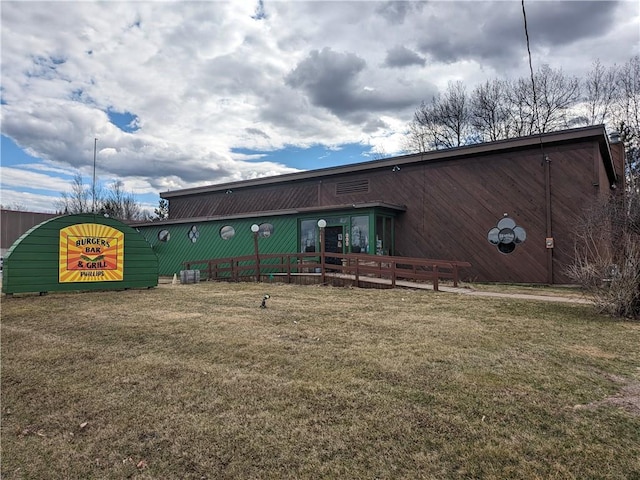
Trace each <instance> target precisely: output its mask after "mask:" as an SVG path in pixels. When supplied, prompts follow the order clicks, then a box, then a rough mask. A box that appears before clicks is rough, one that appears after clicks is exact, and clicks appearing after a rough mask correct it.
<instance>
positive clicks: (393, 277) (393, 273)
mask: <svg viewBox="0 0 640 480" xmlns="http://www.w3.org/2000/svg"><path fill="white" fill-rule="evenodd" d="M390 266H391V286H392V287H393V288H396V261H395V260H392V261H391V265H390Z"/></svg>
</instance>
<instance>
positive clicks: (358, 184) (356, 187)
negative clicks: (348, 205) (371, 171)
mask: <svg viewBox="0 0 640 480" xmlns="http://www.w3.org/2000/svg"><path fill="white" fill-rule="evenodd" d="M368 192H369V180H368V179H364V180H351V181H349V182H339V183H337V184H336V195H347V194H349V193H368Z"/></svg>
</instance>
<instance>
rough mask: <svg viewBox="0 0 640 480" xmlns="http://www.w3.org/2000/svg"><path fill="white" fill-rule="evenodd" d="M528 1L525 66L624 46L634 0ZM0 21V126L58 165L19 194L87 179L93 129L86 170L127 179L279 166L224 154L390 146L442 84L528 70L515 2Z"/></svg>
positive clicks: (630, 46)
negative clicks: (71, 177) (72, 178)
mask: <svg viewBox="0 0 640 480" xmlns="http://www.w3.org/2000/svg"><path fill="white" fill-rule="evenodd" d="M526 8H527V20H528V26H529V34H530V40H531V46H532V54H533V56H534V61H535V62H537V64H542V63H548V64H550V65H551V66H552V67H556V68H557V67H562V68H563V69H564V70H565V71H566V72H568V73H571V74H580V73H581V72H584V71H585V69H588V68H589V67H590V65H591V62H592V61H593V60H594V59H595V58H597V57H600V58H601V59H602V60H603V62H606V63H608V64H611V63H614V62H617V63H618V64H620V63H624V61H626V59H628V58H629V57H630V55H631V54H634V53H635V54H638V53H640V51H639V50H638V45H639V43H640V42H639V41H638V30H637V23H638V19H639V17H640V12H639V11H638V8H639V7H637V6H636V4H635V3H633V2H622V3H620V2H583V1H556V2H526ZM1 22H2V25H1V26H2V29H1V31H0V35H1V39H2V90H1V95H2V108H1V117H2V118H1V120H2V121H1V129H2V134H3V135H5V136H6V137H9V138H10V139H12V140H13V141H14V142H15V143H16V144H17V145H19V146H20V147H21V148H23V149H24V150H25V151H26V152H28V153H29V154H31V155H33V156H35V157H38V158H41V159H43V160H44V162H45V163H43V165H46V168H50V169H60V172H57V171H49V172H47V171H46V170H44V168H45V167H42V168H43V169H41V170H39V171H38V173H40V174H41V175H44V176H37V177H26V176H25V180H24V181H23V185H22V187H24V189H25V191H28V190H29V186H28V185H27V184H26V182H27V181H30V182H34V181H35V182H39V183H40V184H42V185H43V186H45V187H46V185H57V182H58V180H55V178H56V177H57V178H64V177H65V175H66V174H63V173H61V172H62V171H64V172H75V171H79V172H81V173H82V174H83V175H89V174H91V173H92V168H93V145H94V138H98V156H97V166H96V168H97V171H98V175H99V177H100V178H104V179H112V178H114V179H115V178H117V179H120V180H123V181H126V182H129V185H131V188H135V189H136V190H137V191H140V192H147V191H155V192H159V191H163V190H167V189H177V188H183V187H191V186H197V185H205V184H209V183H214V182H223V181H230V180H241V179H243V178H255V177H257V176H264V175H273V174H279V173H286V172H290V171H295V169H293V168H291V167H290V166H288V165H286V164H284V163H278V162H257V161H255V158H254V157H251V156H250V155H247V156H246V157H243V156H242V155H238V154H237V153H235V152H237V151H251V150H257V151H265V152H266V151H272V152H273V151H276V152H277V151H278V150H279V149H283V148H288V147H291V148H305V147H309V146H315V145H320V146H325V147H336V146H339V145H342V144H353V143H360V144H363V145H375V147H376V149H378V150H379V151H383V150H384V151H386V152H389V153H392V152H397V151H398V145H399V144H400V143H401V142H400V141H399V139H400V137H401V133H402V131H403V129H404V128H405V127H406V124H407V122H409V121H410V120H411V118H412V115H413V112H414V110H415V109H416V108H417V107H418V106H419V105H420V102H421V101H422V100H428V99H429V98H431V97H432V96H433V95H435V94H437V92H438V91H439V90H440V89H442V88H445V87H446V84H447V82H448V81H450V80H461V81H463V82H465V84H466V85H467V87H468V89H469V90H470V89H471V88H473V86H474V85H475V84H477V83H479V82H483V81H485V80H486V79H488V78H496V77H504V76H514V75H517V76H521V75H524V74H526V72H527V68H528V64H527V58H526V45H525V39H524V29H523V18H522V9H521V4H520V2H493V1H483V2H462V1H461V2H457V1H447V2H404V1H392V2H362V1H357V2H331V1H327V2H298V1H278V2H263V1H262V0H255V1H252V2H230V1H229V2H215V1H214V2H112V3H108V4H106V3H98V2H54V3H50V2H47V3H44V2H12V1H8V2H3V4H2V11H1ZM625 47H626V49H625ZM114 113H119V114H121V115H114ZM131 119H135V120H134V123H133V124H131V125H130V126H129V127H127V123H129V122H130V121H131ZM127 120H128V121H127ZM269 158H277V156H270V157H269ZM13 163H15V161H14V160H13V159H12V158H9V157H6V156H5V155H4V152H3V167H7V166H12V165H13ZM310 165H311V164H310ZM13 166H15V165H13ZM311 166H312V165H311ZM23 170H25V169H23ZM30 171H31V172H36V171H35V170H34V168H31V167H30ZM11 175H13V174H11ZM48 175H51V178H52V179H54V180H53V183H48V181H47V178H46V177H47V176H48ZM67 177H68V176H67ZM11 178H12V180H11V181H12V184H11V186H9V185H8V184H5V183H3V188H4V189H8V188H12V189H15V190H14V191H19V189H20V188H22V187H21V186H20V185H18V184H19V182H20V180H19V178H18V177H15V176H14V177H11ZM53 190H57V188H54V189H53Z"/></svg>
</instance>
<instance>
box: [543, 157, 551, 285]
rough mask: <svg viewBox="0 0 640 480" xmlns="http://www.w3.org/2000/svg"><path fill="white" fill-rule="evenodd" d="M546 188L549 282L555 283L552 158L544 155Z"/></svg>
mask: <svg viewBox="0 0 640 480" xmlns="http://www.w3.org/2000/svg"><path fill="white" fill-rule="evenodd" d="M544 190H545V192H544V193H545V204H546V205H545V206H546V224H547V241H546V247H547V283H548V284H549V285H552V284H553V229H552V228H551V227H552V225H551V159H550V158H549V155H545V156H544Z"/></svg>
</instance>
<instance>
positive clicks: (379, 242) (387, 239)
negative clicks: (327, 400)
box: [376, 215, 393, 255]
mask: <svg viewBox="0 0 640 480" xmlns="http://www.w3.org/2000/svg"><path fill="white" fill-rule="evenodd" d="M376 255H393V225H392V218H391V217H383V216H382V215H378V216H376Z"/></svg>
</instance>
